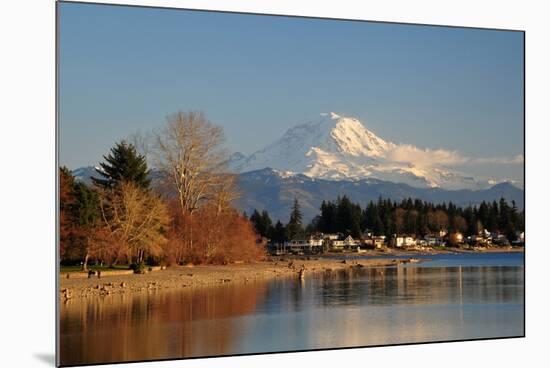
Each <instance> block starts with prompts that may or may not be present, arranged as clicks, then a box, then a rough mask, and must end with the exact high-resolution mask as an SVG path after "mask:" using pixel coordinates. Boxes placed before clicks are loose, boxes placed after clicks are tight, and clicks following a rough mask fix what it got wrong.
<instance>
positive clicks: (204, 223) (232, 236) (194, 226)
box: [165, 203, 264, 264]
mask: <svg viewBox="0 0 550 368" xmlns="http://www.w3.org/2000/svg"><path fill="white" fill-rule="evenodd" d="M172 214H173V216H174V217H173V221H172V226H171V229H170V233H169V240H168V243H167V244H166V246H165V255H166V257H167V260H168V263H171V262H175V263H179V264H182V263H216V264H225V263H229V262H233V261H245V262H250V261H254V260H257V259H259V258H261V257H263V255H264V252H263V248H262V247H261V246H259V245H258V244H257V243H256V240H257V234H256V232H255V231H254V228H253V225H252V223H251V222H250V221H248V219H246V218H245V217H244V216H242V215H240V214H239V213H238V212H237V211H236V210H234V209H233V208H231V207H228V208H227V209H226V210H224V211H221V212H220V211H219V210H218V207H217V206H216V204H215V203H210V204H208V205H204V206H202V207H200V208H199V209H198V210H196V211H195V212H194V213H193V214H192V215H191V214H189V213H186V214H182V213H181V211H180V208H179V203H178V204H175V203H172ZM191 239H192V240H193V241H192V242H191V241H190V240H191Z"/></svg>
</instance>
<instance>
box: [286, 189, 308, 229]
mask: <svg viewBox="0 0 550 368" xmlns="http://www.w3.org/2000/svg"><path fill="white" fill-rule="evenodd" d="M286 230H287V236H288V238H289V239H296V238H300V237H302V236H303V234H304V229H303V227H302V211H301V209H300V203H299V202H298V199H296V198H295V199H294V204H293V205H292V211H291V212H290V219H289V221H288V224H287V226H286Z"/></svg>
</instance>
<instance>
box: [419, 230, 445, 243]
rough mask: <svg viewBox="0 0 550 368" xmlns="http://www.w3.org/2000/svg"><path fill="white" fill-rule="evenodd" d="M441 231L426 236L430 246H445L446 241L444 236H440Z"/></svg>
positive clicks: (425, 238)
mask: <svg viewBox="0 0 550 368" xmlns="http://www.w3.org/2000/svg"><path fill="white" fill-rule="evenodd" d="M440 234H441V232H439V233H436V234H427V235H426V236H425V237H424V240H425V241H426V243H427V244H428V246H430V247H441V246H445V242H444V241H443V237H442V236H440Z"/></svg>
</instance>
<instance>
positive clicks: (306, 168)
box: [230, 112, 489, 189]
mask: <svg viewBox="0 0 550 368" xmlns="http://www.w3.org/2000/svg"><path fill="white" fill-rule="evenodd" d="M401 147H408V148H409V149H413V150H416V151H419V152H422V151H423V150H421V149H418V148H416V147H414V146H409V145H407V146H404V145H397V144H395V143H392V142H388V141H386V140H384V139H382V138H380V137H378V136H377V135H376V134H374V133H373V132H371V131H369V130H368V129H366V128H365V127H364V125H363V124H362V123H361V122H360V121H359V120H358V119H356V118H352V117H343V116H340V115H338V114H336V113H333V112H331V113H323V114H321V117H320V119H317V120H315V121H310V122H307V123H305V124H300V125H297V126H295V127H293V128H290V129H289V130H287V131H286V133H285V134H284V135H283V136H282V137H281V138H280V139H278V140H277V141H275V142H273V143H272V144H270V145H269V146H267V147H266V148H264V149H262V150H259V151H257V152H255V153H253V154H251V155H250V156H248V157H246V156H244V155H242V154H240V153H236V154H234V155H233V157H232V159H231V162H230V167H231V168H232V169H233V170H235V171H238V172H249V171H253V170H260V169H264V168H272V169H276V170H279V171H284V172H291V173H301V174H304V175H307V176H309V177H311V178H322V179H328V180H358V179H366V178H374V179H380V180H385V181H391V182H395V183H405V184H409V185H411V186H414V187H418V188H444V189H481V188H486V187H488V186H489V183H488V182H486V181H485V182H483V181H479V180H476V179H474V178H473V177H471V176H468V175H465V174H462V173H459V172H457V171H453V170H452V169H450V168H449V167H446V165H444V164H443V163H431V164H429V165H426V164H424V163H422V162H414V160H413V159H410V162H407V158H405V159H403V158H402V157H400V156H403V155H396V152H399V149H400V148H401ZM423 152H425V153H426V152H428V154H429V153H430V152H436V151H427V150H424V151H423ZM398 156H399V157H398Z"/></svg>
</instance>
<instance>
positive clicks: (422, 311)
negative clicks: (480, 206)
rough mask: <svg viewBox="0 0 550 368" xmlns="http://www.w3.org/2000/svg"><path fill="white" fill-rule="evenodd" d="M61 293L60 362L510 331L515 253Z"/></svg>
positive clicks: (518, 263) (520, 291) (517, 275)
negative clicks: (87, 294) (190, 286)
mask: <svg viewBox="0 0 550 368" xmlns="http://www.w3.org/2000/svg"><path fill="white" fill-rule="evenodd" d="M428 258H431V259H432V261H429V262H426V263H422V264H421V265H411V266H407V267H403V266H399V267H393V268H369V269H364V268H363V269H354V270H350V271H345V272H331V273H326V274H323V275H318V276H317V275H316V276H312V275H310V276H309V277H306V279H305V280H304V281H298V280H283V279H280V280H275V281H271V282H261V283H250V284H247V285H223V286H220V287H215V288H212V289H208V290H202V289H196V290H181V291H170V292H157V293H151V294H148V295H125V296H121V295H118V296H107V297H105V298H103V299H94V300H86V299H82V300H70V301H69V302H67V303H65V304H63V303H62V305H61V361H62V364H66V365H68V364H79V363H96V362H114V361H133V360H149V359H167V358H182V357H197V356H212V355H226V354H243V353H256V352H268V351H272V352H275V351H288V350H305V349H321V348H330V347H346V346H367V345H380V344H398V343H410V342H425V341H445V340H458V339H474V338H486V337H506V336H521V335H523V334H524V330H523V325H524V323H523V322H524V320H523V316H524V314H523V310H524V305H523V295H524V286H523V285H524V282H523V280H524V279H523V254H472V255H437V256H430V257H428Z"/></svg>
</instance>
